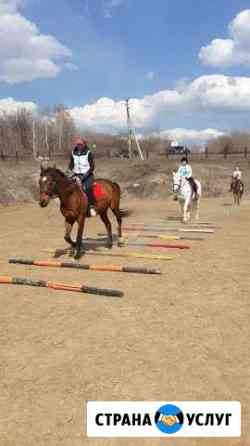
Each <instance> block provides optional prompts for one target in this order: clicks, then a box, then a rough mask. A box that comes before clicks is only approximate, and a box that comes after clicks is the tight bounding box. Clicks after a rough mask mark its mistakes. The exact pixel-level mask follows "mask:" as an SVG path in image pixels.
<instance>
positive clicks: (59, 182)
mask: <svg viewBox="0 0 250 446" xmlns="http://www.w3.org/2000/svg"><path fill="white" fill-rule="evenodd" d="M55 181H56V192H57V194H58V196H59V198H60V199H61V200H63V199H65V198H66V197H67V196H68V195H69V194H71V193H72V191H73V189H75V184H74V183H73V181H71V180H69V179H68V178H67V177H66V176H60V175H58V174H57V177H56V179H55Z"/></svg>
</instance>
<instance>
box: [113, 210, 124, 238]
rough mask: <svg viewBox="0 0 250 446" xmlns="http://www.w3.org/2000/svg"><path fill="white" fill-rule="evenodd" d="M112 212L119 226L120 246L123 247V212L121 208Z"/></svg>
mask: <svg viewBox="0 0 250 446" xmlns="http://www.w3.org/2000/svg"><path fill="white" fill-rule="evenodd" d="M112 212H113V214H114V215H115V217H116V220H117V224H118V228H117V231H118V246H121V245H122V244H123V239H122V215H121V212H120V209H119V208H115V209H112Z"/></svg>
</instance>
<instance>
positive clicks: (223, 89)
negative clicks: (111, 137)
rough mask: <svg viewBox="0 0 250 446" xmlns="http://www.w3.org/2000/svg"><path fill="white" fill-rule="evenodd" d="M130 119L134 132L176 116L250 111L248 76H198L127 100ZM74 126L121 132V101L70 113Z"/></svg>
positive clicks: (104, 101)
mask: <svg viewBox="0 0 250 446" xmlns="http://www.w3.org/2000/svg"><path fill="white" fill-rule="evenodd" d="M130 105H131V116H132V120H133V123H134V126H135V127H136V128H137V129H145V128H150V127H151V128H152V127H154V125H155V124H159V122H161V120H162V117H163V116H164V117H165V116H168V115H169V116H172V114H173V113H178V117H179V118H181V116H183V115H186V114H189V115H190V114H193V115H194V116H195V114H199V115H200V114H202V113H206V112H211V111H212V112H216V113H225V112H239V111H242V112H244V111H246V112H250V77H229V76H223V75H210V76H201V77H199V78H197V79H195V80H193V81H192V82H186V83H185V84H182V85H181V88H180V89H177V88H175V89H172V90H162V91H159V92H157V93H155V94H153V95H148V96H145V97H144V98H141V99H138V98H134V99H131V100H130ZM70 113H71V116H72V117H73V119H74V121H75V122H76V124H77V125H78V126H79V127H81V128H85V129H95V130H97V131H120V130H123V129H125V128H126V109H125V102H124V101H114V100H113V99H110V98H100V99H99V100H98V101H97V102H95V103H93V104H88V105H85V106H83V107H74V108H72V109H71V110H70Z"/></svg>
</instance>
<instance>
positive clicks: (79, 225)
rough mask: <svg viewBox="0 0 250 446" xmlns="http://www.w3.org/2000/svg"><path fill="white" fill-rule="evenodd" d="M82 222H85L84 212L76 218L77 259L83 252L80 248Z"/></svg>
mask: <svg viewBox="0 0 250 446" xmlns="http://www.w3.org/2000/svg"><path fill="white" fill-rule="evenodd" d="M84 224H85V214H84V215H82V216H81V217H79V219H78V230H77V237H76V253H75V259H79V258H80V257H81V254H84V251H83V249H82V236H83V230H84Z"/></svg>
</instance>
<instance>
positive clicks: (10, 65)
mask: <svg viewBox="0 0 250 446" xmlns="http://www.w3.org/2000/svg"><path fill="white" fill-rule="evenodd" d="M22 4H23V1H22V0H0V41H1V46H0V81H5V82H7V83H10V84H14V83H19V82H24V81H32V80H34V79H41V78H50V77H55V76H57V74H58V73H59V72H60V71H61V69H62V66H63V62H64V60H65V58H66V59H68V58H69V57H71V51H70V50H69V49H68V48H67V47H66V46H64V45H62V44H61V43H60V42H59V41H58V40H57V39H56V38H55V37H53V36H51V35H45V34H41V33H40V31H39V29H38V28H37V26H36V25H35V24H34V23H32V22H31V21H29V20H27V19H26V18H25V17H24V16H23V15H21V14H20V13H19V12H18V10H17V8H18V7H20V6H21V5H22Z"/></svg>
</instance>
